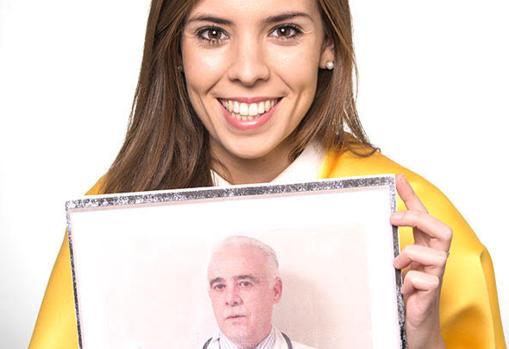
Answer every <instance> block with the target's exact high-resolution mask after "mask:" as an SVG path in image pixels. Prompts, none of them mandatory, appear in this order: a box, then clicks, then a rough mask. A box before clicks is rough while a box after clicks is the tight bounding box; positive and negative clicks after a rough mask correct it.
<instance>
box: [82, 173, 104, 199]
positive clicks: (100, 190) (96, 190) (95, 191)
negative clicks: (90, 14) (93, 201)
mask: <svg viewBox="0 0 509 349" xmlns="http://www.w3.org/2000/svg"><path fill="white" fill-rule="evenodd" d="M104 184H105V176H102V177H101V178H99V180H98V181H97V182H95V184H94V185H93V186H92V188H90V189H89V190H88V191H87V192H86V193H85V195H101V194H104Z"/></svg>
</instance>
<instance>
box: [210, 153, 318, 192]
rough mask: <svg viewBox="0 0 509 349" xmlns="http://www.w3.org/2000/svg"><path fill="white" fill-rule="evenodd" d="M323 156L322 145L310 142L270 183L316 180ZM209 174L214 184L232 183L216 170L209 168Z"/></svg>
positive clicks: (224, 185) (226, 184)
mask: <svg viewBox="0 0 509 349" xmlns="http://www.w3.org/2000/svg"><path fill="white" fill-rule="evenodd" d="M324 157H325V150H324V149H323V147H322V146H321V145H320V144H318V143H310V144H309V145H308V146H307V147H306V148H305V149H304V151H303V152H302V153H301V154H300V155H299V156H298V157H297V159H295V160H294V161H293V162H292V163H291V164H290V165H289V166H288V167H287V168H286V169H285V170H284V171H283V172H281V173H280V174H279V175H278V176H277V177H276V178H274V179H273V180H272V181H271V183H278V184H288V183H297V182H308V181H314V180H317V179H319V177H320V172H321V169H322V164H323V162H324V161H323V160H324ZM211 174H212V183H214V186H219V187H228V186H231V185H232V184H231V183H229V182H228V181H226V180H225V179H224V178H223V177H221V176H220V175H219V174H218V173H217V172H215V171H213V170H211Z"/></svg>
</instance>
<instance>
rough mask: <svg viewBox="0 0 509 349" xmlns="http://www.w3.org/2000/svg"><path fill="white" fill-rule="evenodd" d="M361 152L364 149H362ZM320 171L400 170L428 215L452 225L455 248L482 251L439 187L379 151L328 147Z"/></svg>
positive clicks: (336, 174)
mask: <svg viewBox="0 0 509 349" xmlns="http://www.w3.org/2000/svg"><path fill="white" fill-rule="evenodd" d="M360 153H362V152H360ZM364 154H367V152H366V151H365V152H364ZM321 172H322V178H340V177H355V176H372V175H378V174H404V175H405V176H406V177H407V179H408V181H409V182H410V184H411V185H412V188H413V189H414V191H415V192H416V194H417V196H419V198H420V199H421V201H422V202H423V203H424V205H425V206H426V208H427V210H428V211H429V212H430V213H431V215H432V216H434V217H436V218H438V219H440V220H441V221H443V222H444V223H446V224H447V225H449V226H450V227H451V228H452V229H453V231H454V232H455V234H454V238H453V245H454V246H453V247H454V249H455V250H458V249H460V250H462V249H467V250H469V251H470V252H474V253H475V254H478V255H480V254H482V253H483V251H484V246H483V245H482V244H481V243H480V241H479V239H478V238H477V236H476V235H475V234H474V232H473V231H472V229H471V227H470V226H469V225H468V223H467V222H466V220H465V219H464V218H463V216H462V215H461V214H460V213H459V212H458V210H457V209H456V208H455V207H454V205H453V204H452V203H451V201H450V200H449V199H448V198H447V196H446V195H445V194H444V193H443V192H442V191H441V190H440V189H438V188H437V187H436V186H435V185H433V184H432V183H431V182H429V181H428V180H426V179H425V178H423V177H422V176H420V175H419V174H417V173H415V172H413V171H411V170H410V169H408V168H406V167H404V166H402V165H400V164H398V163H397V162H395V161H394V160H392V159H390V158H389V157H387V156H385V155H383V154H382V153H381V152H380V151H375V152H373V153H372V154H371V155H359V154H356V153H354V152H352V151H344V152H336V151H332V150H330V151H328V152H327V155H326V157H325V161H324V163H323V166H322V171H321ZM397 206H398V209H399V210H404V209H405V207H404V204H403V202H402V201H401V200H400V199H399V198H398V202H397ZM402 243H403V245H406V244H407V243H410V241H405V238H404V237H403V241H402Z"/></svg>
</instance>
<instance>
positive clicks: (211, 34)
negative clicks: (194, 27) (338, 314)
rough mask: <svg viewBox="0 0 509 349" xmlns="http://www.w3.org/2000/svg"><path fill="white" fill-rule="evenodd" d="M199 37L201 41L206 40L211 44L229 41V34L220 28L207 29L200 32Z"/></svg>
mask: <svg viewBox="0 0 509 349" xmlns="http://www.w3.org/2000/svg"><path fill="white" fill-rule="evenodd" d="M197 36H198V38H199V39H200V40H205V41H208V42H210V43H211V44H219V43H221V42H222V41H224V40H226V39H228V34H227V33H226V32H225V31H224V30H223V29H221V28H219V27H206V28H202V29H200V30H198V32H197Z"/></svg>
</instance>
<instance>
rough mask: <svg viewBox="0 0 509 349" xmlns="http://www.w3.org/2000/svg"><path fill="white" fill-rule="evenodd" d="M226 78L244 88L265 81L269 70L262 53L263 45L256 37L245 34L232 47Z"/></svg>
mask: <svg viewBox="0 0 509 349" xmlns="http://www.w3.org/2000/svg"><path fill="white" fill-rule="evenodd" d="M231 54H232V56H231V59H230V63H231V64H230V68H229V70H228V78H229V79H230V80H232V81H238V82H240V83H242V84H243V85H246V86H253V85H255V84H256V83H257V82H258V81H264V80H267V79H268V78H269V76H270V69H269V65H268V62H267V59H266V57H265V56H266V55H265V53H264V43H263V40H262V39H259V38H257V37H256V36H253V35H249V34H245V35H243V36H241V37H239V38H238V39H237V40H236V41H235V42H234V43H233V45H232V52H231Z"/></svg>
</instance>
